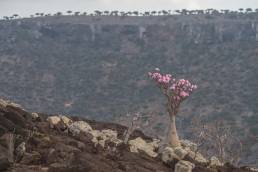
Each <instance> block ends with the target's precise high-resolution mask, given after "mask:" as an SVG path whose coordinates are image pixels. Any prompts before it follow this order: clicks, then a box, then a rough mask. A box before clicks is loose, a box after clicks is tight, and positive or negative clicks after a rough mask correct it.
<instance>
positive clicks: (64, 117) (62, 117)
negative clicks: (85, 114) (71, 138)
mask: <svg viewBox="0 0 258 172" xmlns="http://www.w3.org/2000/svg"><path fill="white" fill-rule="evenodd" d="M59 117H60V119H61V121H63V123H64V124H65V125H66V126H69V125H71V124H72V123H73V121H72V120H71V119H70V118H68V117H66V116H64V115H60V116H59Z"/></svg>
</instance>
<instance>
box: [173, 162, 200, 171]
mask: <svg viewBox="0 0 258 172" xmlns="http://www.w3.org/2000/svg"><path fill="white" fill-rule="evenodd" d="M194 167H195V165H194V164H193V163H191V162H189V161H184V160H181V161H179V162H178V163H176V166H175V172H192V170H193V168H194Z"/></svg>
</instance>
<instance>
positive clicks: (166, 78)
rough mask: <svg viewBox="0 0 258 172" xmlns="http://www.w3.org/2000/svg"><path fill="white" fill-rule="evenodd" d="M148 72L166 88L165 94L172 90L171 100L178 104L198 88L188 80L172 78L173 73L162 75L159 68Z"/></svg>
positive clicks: (161, 86) (160, 85)
mask: <svg viewBox="0 0 258 172" xmlns="http://www.w3.org/2000/svg"><path fill="white" fill-rule="evenodd" d="M148 74H149V76H150V77H151V78H152V79H153V80H154V81H155V82H156V83H157V84H158V86H159V87H160V88H162V89H165V92H164V93H165V94H168V92H171V94H169V96H170V97H171V100H172V101H174V103H175V104H178V105H179V104H180V103H181V102H182V101H183V100H185V99H186V98H187V97H189V96H190V94H191V93H192V92H193V91H194V90H195V89H197V86H196V85H193V84H191V83H190V82H189V81H188V80H185V79H179V80H175V79H174V78H172V75H170V74H164V75H162V74H161V73H160V72H159V70H156V71H155V72H153V73H151V72H149V73H148ZM171 103H172V102H171Z"/></svg>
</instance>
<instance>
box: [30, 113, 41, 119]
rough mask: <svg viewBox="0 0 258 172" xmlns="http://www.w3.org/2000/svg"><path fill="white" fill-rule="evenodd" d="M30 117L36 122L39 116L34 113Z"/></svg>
mask: <svg viewBox="0 0 258 172" xmlns="http://www.w3.org/2000/svg"><path fill="white" fill-rule="evenodd" d="M31 117H32V119H34V120H36V119H38V118H39V114H37V113H36V112H32V113H31Z"/></svg>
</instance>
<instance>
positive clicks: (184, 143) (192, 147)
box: [180, 140, 197, 152]
mask: <svg viewBox="0 0 258 172" xmlns="http://www.w3.org/2000/svg"><path fill="white" fill-rule="evenodd" d="M180 142H181V145H182V146H183V147H186V148H189V149H190V150H191V151H193V152H195V151H197V144H196V143H193V142H191V141H189V140H180Z"/></svg>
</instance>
